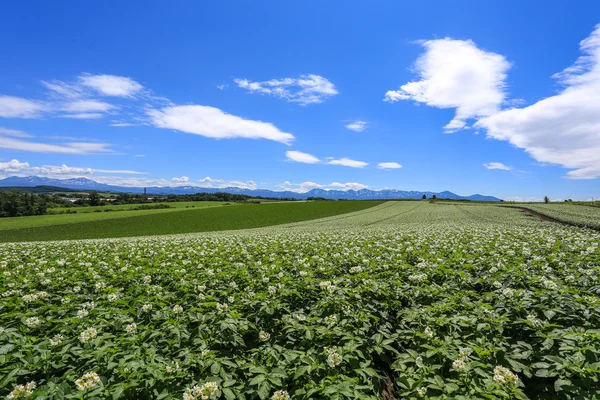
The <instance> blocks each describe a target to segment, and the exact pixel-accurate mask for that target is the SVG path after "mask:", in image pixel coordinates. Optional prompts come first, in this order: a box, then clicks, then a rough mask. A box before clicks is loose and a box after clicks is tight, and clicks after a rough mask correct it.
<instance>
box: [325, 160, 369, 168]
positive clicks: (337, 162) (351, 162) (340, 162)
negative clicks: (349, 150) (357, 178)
mask: <svg viewBox="0 0 600 400" xmlns="http://www.w3.org/2000/svg"><path fill="white" fill-rule="evenodd" d="M327 164H331V165H342V166H344V167H352V168H364V167H366V166H367V165H369V163H366V162H364V161H356V160H351V159H349V158H340V159H339V160H336V159H330V160H329V161H327Z"/></svg>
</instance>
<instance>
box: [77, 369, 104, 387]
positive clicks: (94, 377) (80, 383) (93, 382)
mask: <svg viewBox="0 0 600 400" xmlns="http://www.w3.org/2000/svg"><path fill="white" fill-rule="evenodd" d="M98 385H100V377H99V376H98V374H97V373H95V372H88V373H87V374H85V375H83V376H82V377H81V378H79V379H77V380H76V381H75V386H77V390H79V391H84V390H92V389H94V388H95V387H97V386H98Z"/></svg>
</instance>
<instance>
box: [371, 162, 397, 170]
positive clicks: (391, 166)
mask: <svg viewBox="0 0 600 400" xmlns="http://www.w3.org/2000/svg"><path fill="white" fill-rule="evenodd" d="M377 168H379V169H398V168H402V165H400V164H398V163H397V162H382V163H379V164H377Z"/></svg>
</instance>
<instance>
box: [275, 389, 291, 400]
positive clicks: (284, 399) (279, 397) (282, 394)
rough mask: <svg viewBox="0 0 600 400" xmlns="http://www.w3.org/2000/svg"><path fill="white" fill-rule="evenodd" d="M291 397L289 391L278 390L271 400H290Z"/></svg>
mask: <svg viewBox="0 0 600 400" xmlns="http://www.w3.org/2000/svg"><path fill="white" fill-rule="evenodd" d="M290 399H291V397H290V395H289V393H288V392H287V390H278V391H276V392H275V393H273V396H271V400H290Z"/></svg>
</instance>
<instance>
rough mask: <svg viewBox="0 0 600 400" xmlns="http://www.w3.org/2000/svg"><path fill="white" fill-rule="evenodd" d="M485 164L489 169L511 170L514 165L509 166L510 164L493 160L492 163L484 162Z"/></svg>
mask: <svg viewBox="0 0 600 400" xmlns="http://www.w3.org/2000/svg"><path fill="white" fill-rule="evenodd" d="M483 166H484V167H486V168H487V169H501V170H504V171H510V170H511V169H512V167H509V166H508V165H504V164H502V163H499V162H491V163H487V164H483Z"/></svg>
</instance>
